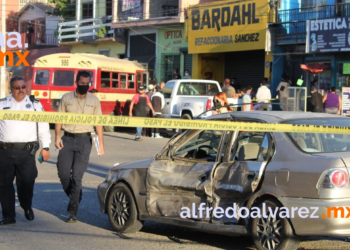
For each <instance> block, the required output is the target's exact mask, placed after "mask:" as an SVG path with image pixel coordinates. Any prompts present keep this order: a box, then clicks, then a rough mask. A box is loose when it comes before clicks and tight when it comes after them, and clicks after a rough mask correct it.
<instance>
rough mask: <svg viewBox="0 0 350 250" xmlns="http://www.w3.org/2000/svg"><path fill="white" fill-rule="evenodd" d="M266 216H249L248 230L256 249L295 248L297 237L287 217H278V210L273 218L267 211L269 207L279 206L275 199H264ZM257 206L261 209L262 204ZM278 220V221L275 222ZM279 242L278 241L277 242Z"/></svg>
mask: <svg viewBox="0 0 350 250" xmlns="http://www.w3.org/2000/svg"><path fill="white" fill-rule="evenodd" d="M263 203H265V204H266V211H267V214H268V215H269V217H268V218H263V217H262V216H261V218H259V217H258V218H251V219H250V226H249V229H250V232H251V235H252V239H253V242H254V244H255V247H256V248H257V249H258V250H295V249H298V247H299V239H298V238H297V237H296V236H295V235H294V233H293V229H292V227H291V225H290V223H289V221H288V218H280V217H279V210H278V212H277V215H276V216H275V218H273V217H272V216H271V214H270V213H269V212H268V208H269V207H270V208H271V209H272V211H275V209H276V208H277V207H281V206H280V204H279V203H278V202H277V201H275V200H265V201H264V202H263ZM263 203H261V204H260V206H259V208H260V211H262V204H263ZM278 220H279V222H277V221H278ZM278 242H279V243H278Z"/></svg>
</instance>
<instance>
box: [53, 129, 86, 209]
mask: <svg viewBox="0 0 350 250" xmlns="http://www.w3.org/2000/svg"><path fill="white" fill-rule="evenodd" d="M62 142H63V146H64V147H63V148H62V149H61V150H60V152H59V154H58V160H57V170H58V177H59V178H60V180H61V183H62V187H63V190H64V191H65V192H66V194H67V196H68V197H69V198H70V202H71V203H77V204H79V203H80V196H81V193H80V192H81V190H82V179H83V175H84V173H85V171H86V169H87V167H88V164H89V157H90V152H91V142H92V139H91V137H90V136H86V137H80V138H73V137H68V136H63V137H62Z"/></svg>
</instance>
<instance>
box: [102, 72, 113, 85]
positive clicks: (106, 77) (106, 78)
mask: <svg viewBox="0 0 350 250" xmlns="http://www.w3.org/2000/svg"><path fill="white" fill-rule="evenodd" d="M110 87H111V73H110V72H103V71H102V72H101V88H102V89H108V88H110Z"/></svg>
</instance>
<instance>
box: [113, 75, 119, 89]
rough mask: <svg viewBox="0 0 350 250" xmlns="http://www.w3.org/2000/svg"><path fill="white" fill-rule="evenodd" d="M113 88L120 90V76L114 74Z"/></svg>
mask: <svg viewBox="0 0 350 250" xmlns="http://www.w3.org/2000/svg"><path fill="white" fill-rule="evenodd" d="M112 88H113V89H119V74H118V73H112Z"/></svg>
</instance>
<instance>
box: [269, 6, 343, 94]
mask: <svg viewBox="0 0 350 250" xmlns="http://www.w3.org/2000/svg"><path fill="white" fill-rule="evenodd" d="M274 8H275V9H276V15H275V21H274V22H272V23H269V25H268V29H267V36H268V37H269V38H268V42H267V46H266V50H267V51H269V53H271V54H272V55H273V64H274V65H276V66H275V67H274V71H273V90H275V89H276V87H277V85H278V83H279V81H280V79H281V74H282V73H287V74H288V75H289V76H290V80H291V83H292V85H296V82H297V80H298V79H301V78H302V79H303V81H304V82H303V85H302V86H303V87H307V90H308V92H309V91H310V87H311V86H313V85H315V86H316V87H317V88H318V90H319V92H321V93H325V92H326V91H328V90H329V89H330V88H331V87H336V88H337V92H338V93H340V92H341V88H342V87H343V86H349V84H350V83H349V78H350V74H348V73H350V72H349V71H348V70H347V67H348V66H349V65H350V53H349V47H350V40H349V38H350V37H349V36H348V34H349V31H350V27H349V25H350V24H349V23H348V17H349V16H350V1H348V0H313V1H310V0H309V1H308V0H301V1H288V0H281V1H280V2H279V3H278V4H275V5H274ZM301 65H303V66H301ZM301 67H303V68H304V69H301ZM316 71H317V72H316Z"/></svg>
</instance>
